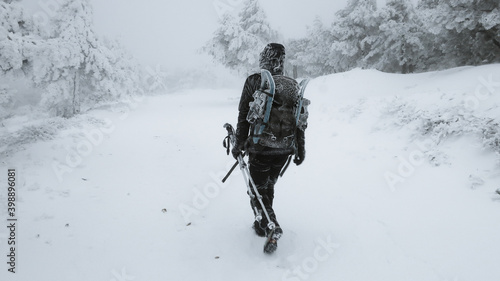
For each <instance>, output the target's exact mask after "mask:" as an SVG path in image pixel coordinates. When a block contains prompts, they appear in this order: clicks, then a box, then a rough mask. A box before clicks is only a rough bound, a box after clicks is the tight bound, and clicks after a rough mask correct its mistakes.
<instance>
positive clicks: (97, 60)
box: [32, 0, 143, 117]
mask: <svg viewBox="0 0 500 281" xmlns="http://www.w3.org/2000/svg"><path fill="white" fill-rule="evenodd" d="M45 28H46V29H47V28H50V30H49V31H46V32H44V34H49V36H48V38H44V40H41V42H40V44H39V46H37V47H36V48H34V49H33V51H32V57H33V68H34V71H33V73H34V77H33V81H34V82H35V85H36V86H38V87H41V88H43V89H44V92H43V94H42V105H43V106H45V107H46V108H48V109H50V110H51V111H52V112H53V113H54V114H55V115H58V116H63V117H71V116H73V115H75V114H77V113H79V112H80V111H81V110H86V109H89V108H92V107H93V106H95V105H96V104H99V103H102V102H106V101H110V100H116V99H117V98H120V97H122V96H128V95H132V94H135V93H141V92H142V91H143V90H142V88H141V79H140V73H141V71H140V70H139V66H138V64H137V63H136V62H134V61H133V59H132V58H131V56H129V55H128V54H127V53H126V52H125V51H124V49H123V48H122V47H121V46H119V45H118V44H117V43H113V42H107V43H106V42H102V41H101V40H98V38H97V35H96V33H95V31H94V25H93V11H92V5H91V3H90V0H62V4H61V6H60V7H59V10H58V12H57V14H56V16H55V17H54V18H52V21H51V23H50V24H49V25H47V26H46V27H45Z"/></svg>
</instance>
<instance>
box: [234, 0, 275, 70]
mask: <svg viewBox="0 0 500 281" xmlns="http://www.w3.org/2000/svg"><path fill="white" fill-rule="evenodd" d="M239 19H240V26H241V28H242V30H243V33H242V34H241V35H242V36H241V37H240V38H241V41H240V44H241V46H240V47H242V48H243V52H241V53H239V56H238V59H239V60H241V61H243V62H244V63H245V64H246V65H247V66H248V67H249V69H248V70H249V71H252V70H257V69H259V53H260V52H261V51H262V49H263V48H264V46H265V45H267V44H268V43H271V42H277V41H279V35H278V32H277V31H275V30H273V29H272V28H271V25H270V23H269V22H268V20H267V16H266V13H265V12H264V10H263V9H262V8H261V7H260V5H259V2H258V0H247V1H246V2H245V3H244V5H243V9H242V10H241V12H240V13H239Z"/></svg>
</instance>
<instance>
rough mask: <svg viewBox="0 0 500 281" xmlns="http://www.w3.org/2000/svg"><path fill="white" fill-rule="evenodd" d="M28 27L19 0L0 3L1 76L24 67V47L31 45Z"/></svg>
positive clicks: (28, 21) (5, 0)
mask: <svg viewBox="0 0 500 281" xmlns="http://www.w3.org/2000/svg"><path fill="white" fill-rule="evenodd" d="M30 27H31V23H30V20H29V18H28V17H27V16H26V15H25V13H24V10H23V8H22V6H21V4H20V0H2V1H0V70H1V71H2V73H3V74H7V73H11V72H16V71H17V70H20V69H21V68H23V67H26V63H27V61H26V54H25V53H26V52H25V46H26V45H28V44H32V38H30Z"/></svg>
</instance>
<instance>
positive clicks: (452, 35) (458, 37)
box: [419, 0, 500, 67]
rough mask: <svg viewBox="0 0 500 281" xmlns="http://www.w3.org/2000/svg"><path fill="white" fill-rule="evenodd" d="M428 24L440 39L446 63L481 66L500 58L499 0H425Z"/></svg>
mask: <svg viewBox="0 0 500 281" xmlns="http://www.w3.org/2000/svg"><path fill="white" fill-rule="evenodd" d="M422 2H423V3H421V4H419V7H420V8H421V10H422V13H423V14H424V15H425V17H426V18H425V19H426V21H425V23H426V27H427V28H428V29H429V30H430V31H432V32H433V33H434V34H436V36H437V37H439V39H440V41H441V42H440V43H441V44H440V45H441V52H442V53H443V54H444V57H443V61H444V62H452V65H447V67H451V66H457V65H467V64H468V65H477V64H481V63H484V62H498V61H500V3H499V1H498V0H475V1H470V0H443V1H438V3H435V2H434V1H431V0H423V1H422Z"/></svg>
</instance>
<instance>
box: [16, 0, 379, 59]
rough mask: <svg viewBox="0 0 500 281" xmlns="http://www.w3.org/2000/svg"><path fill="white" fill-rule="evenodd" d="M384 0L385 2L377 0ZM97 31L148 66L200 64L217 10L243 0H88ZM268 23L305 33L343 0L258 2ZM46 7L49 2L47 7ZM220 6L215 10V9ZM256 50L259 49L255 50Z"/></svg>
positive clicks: (42, 0) (35, 2)
mask: <svg viewBox="0 0 500 281" xmlns="http://www.w3.org/2000/svg"><path fill="white" fill-rule="evenodd" d="M57 1H60V0H23V2H22V3H24V5H25V6H26V8H27V11H28V13H31V14H35V13H37V12H43V11H44V9H46V6H48V5H49V4H50V3H51V2H57ZM378 1H379V2H385V1H384V0H378ZM91 2H92V3H93V6H94V20H95V25H96V31H97V33H98V34H99V35H102V36H106V37H108V38H110V39H118V40H119V41H121V42H122V43H123V44H124V45H125V47H126V48H127V49H128V50H129V51H130V52H131V53H132V54H133V55H134V56H135V57H136V58H137V59H138V60H139V61H140V62H141V63H144V64H147V65H151V66H157V65H161V66H162V67H165V68H168V69H171V68H176V67H193V66H199V65H200V64H201V63H202V62H207V61H209V59H208V57H206V56H202V55H199V54H197V50H199V49H200V48H201V46H203V44H204V43H205V42H207V41H208V40H209V39H210V38H211V36H212V34H213V32H214V31H215V30H216V28H217V25H218V22H217V21H218V19H219V15H220V12H221V11H229V12H232V11H238V10H239V8H240V7H241V3H242V2H243V0H144V1H137V0H91ZM260 3H261V6H262V8H263V9H264V10H265V12H266V15H267V17H268V19H269V21H270V23H271V25H272V27H273V28H274V29H276V30H278V31H279V32H281V33H282V34H283V35H284V36H285V37H286V38H299V37H301V36H304V35H305V34H306V26H307V25H312V23H313V20H314V18H315V17H316V16H319V18H320V19H321V20H322V21H323V22H324V23H325V24H330V23H331V22H332V20H333V17H334V14H335V12H336V11H337V10H339V9H341V8H343V7H345V5H346V3H347V0H307V1H304V0H260ZM49 6H50V5H49ZM218 7H219V9H222V10H219V12H218V10H217V8H218ZM257 51H260V50H257Z"/></svg>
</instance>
